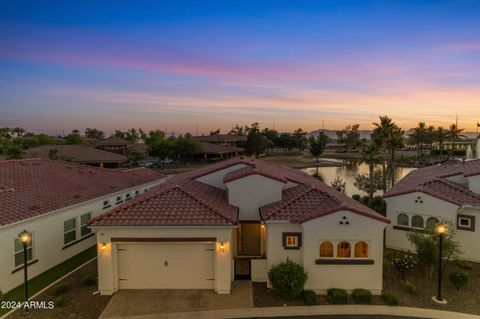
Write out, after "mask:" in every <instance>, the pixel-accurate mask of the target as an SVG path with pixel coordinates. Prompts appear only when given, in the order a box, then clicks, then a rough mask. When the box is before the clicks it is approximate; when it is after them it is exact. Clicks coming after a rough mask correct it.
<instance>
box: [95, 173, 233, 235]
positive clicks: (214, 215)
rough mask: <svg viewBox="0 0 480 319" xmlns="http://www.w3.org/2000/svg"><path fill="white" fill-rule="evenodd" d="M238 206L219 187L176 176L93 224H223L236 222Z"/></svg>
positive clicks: (98, 218) (96, 219)
mask: <svg viewBox="0 0 480 319" xmlns="http://www.w3.org/2000/svg"><path fill="white" fill-rule="evenodd" d="M237 217H238V208H236V207H235V206H232V205H229V204H228V202H227V193H226V191H224V190H221V189H219V188H216V187H213V186H210V185H207V184H204V183H201V182H197V181H195V180H189V181H186V182H185V183H182V184H177V183H176V181H175V180H174V179H172V180H171V181H167V182H166V183H165V184H163V185H161V186H159V187H156V188H154V189H152V191H151V192H149V193H146V194H144V195H141V196H139V197H137V198H135V199H134V200H132V201H130V202H128V203H127V204H124V205H122V206H119V207H118V208H116V209H114V210H112V211H110V212H108V213H106V214H103V215H101V216H98V217H97V218H94V219H93V220H92V221H91V222H90V225H92V226H109V225H115V226H204V225H209V226H224V225H235V224H236V223H237Z"/></svg>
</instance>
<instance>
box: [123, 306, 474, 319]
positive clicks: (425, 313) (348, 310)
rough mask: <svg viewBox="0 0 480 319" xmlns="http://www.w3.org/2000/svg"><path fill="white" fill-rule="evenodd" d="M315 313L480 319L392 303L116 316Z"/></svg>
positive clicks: (161, 318) (206, 318) (167, 318)
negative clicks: (396, 305)
mask: <svg viewBox="0 0 480 319" xmlns="http://www.w3.org/2000/svg"><path fill="white" fill-rule="evenodd" d="M308 315H310V316H312V315H387V316H405V317H416V318H438V319H480V316H476V315H469V314H464V313H459V312H451V311H442V310H433V309H423V308H410V307H389V306H361V305H342V306H340V305H339V306H299V307H268V308H260V307H257V308H244V309H228V310H212V311H196V312H177V313H164V314H158V315H144V316H128V317H117V318H116V319H193V318H198V319H217V318H251V317H280V316H308Z"/></svg>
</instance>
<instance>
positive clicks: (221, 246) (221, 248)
mask: <svg viewBox="0 0 480 319" xmlns="http://www.w3.org/2000/svg"><path fill="white" fill-rule="evenodd" d="M220 251H221V252H222V253H223V252H225V245H224V244H223V243H220Z"/></svg>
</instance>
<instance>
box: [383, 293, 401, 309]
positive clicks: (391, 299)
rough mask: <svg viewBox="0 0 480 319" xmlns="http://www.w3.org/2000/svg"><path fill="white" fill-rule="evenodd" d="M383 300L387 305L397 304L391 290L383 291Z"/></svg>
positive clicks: (395, 296) (396, 298)
mask: <svg viewBox="0 0 480 319" xmlns="http://www.w3.org/2000/svg"><path fill="white" fill-rule="evenodd" d="M382 297H383V300H384V301H385V303H386V304H387V305H389V306H398V297H397V295H395V294H394V293H392V292H383V293H382Z"/></svg>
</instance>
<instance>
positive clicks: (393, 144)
mask: <svg viewBox="0 0 480 319" xmlns="http://www.w3.org/2000/svg"><path fill="white" fill-rule="evenodd" d="M403 134H405V131H404V130H402V129H401V128H400V127H397V128H394V129H393V130H392V134H391V136H390V139H389V140H388V141H387V150H388V152H389V153H390V163H391V165H392V169H391V172H392V186H394V185H395V151H396V150H398V149H401V148H403V147H404V146H405V141H404V139H403Z"/></svg>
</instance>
